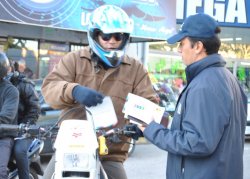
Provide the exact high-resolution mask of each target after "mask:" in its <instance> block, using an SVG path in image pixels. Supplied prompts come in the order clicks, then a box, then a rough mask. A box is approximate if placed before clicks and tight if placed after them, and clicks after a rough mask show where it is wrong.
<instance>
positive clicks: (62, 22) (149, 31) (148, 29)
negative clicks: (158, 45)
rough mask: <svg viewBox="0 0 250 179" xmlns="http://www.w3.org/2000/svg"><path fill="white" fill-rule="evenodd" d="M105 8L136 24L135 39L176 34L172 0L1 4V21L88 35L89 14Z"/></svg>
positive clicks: (10, 0)
mask: <svg viewBox="0 0 250 179" xmlns="http://www.w3.org/2000/svg"><path fill="white" fill-rule="evenodd" d="M104 4H113V5H117V6H119V7H121V8H122V9H123V10H125V11H126V12H127V13H128V15H129V16H130V17H131V18H132V19H133V20H134V25H135V26H134V31H133V33H132V37H139V38H140V37H141V38H146V39H147V38H148V39H164V40H165V39H166V38H167V37H168V36H170V35H171V34H172V33H173V32H174V30H175V26H176V18H175V16H176V10H175V9H176V2H175V1H173V0H123V1H120V0H1V2H0V12H1V13H0V21H7V22H15V23H22V24H30V25H38V26H46V27H53V28H61V29H71V30H77V31H86V30H87V22H88V18H89V16H90V13H91V12H92V11H93V10H94V9H96V8H97V7H99V6H101V5H104Z"/></svg>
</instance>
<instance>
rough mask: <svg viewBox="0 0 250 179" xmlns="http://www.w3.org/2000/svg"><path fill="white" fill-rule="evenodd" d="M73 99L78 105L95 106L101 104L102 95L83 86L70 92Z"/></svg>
mask: <svg viewBox="0 0 250 179" xmlns="http://www.w3.org/2000/svg"><path fill="white" fill-rule="evenodd" d="M72 96H73V98H74V99H75V100H76V101H77V102H78V103H80V104H83V105H85V106H87V107H91V106H96V105H97V104H99V103H102V101H103V98H104V95H103V94H101V93H99V92H97V91H95V90H93V89H90V88H87V87H84V86H80V85H78V86H75V87H74V89H73V91H72Z"/></svg>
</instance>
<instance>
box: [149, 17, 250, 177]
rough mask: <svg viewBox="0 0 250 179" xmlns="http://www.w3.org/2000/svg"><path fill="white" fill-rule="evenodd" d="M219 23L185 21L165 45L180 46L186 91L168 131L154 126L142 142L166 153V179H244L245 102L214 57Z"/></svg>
mask: <svg viewBox="0 0 250 179" xmlns="http://www.w3.org/2000/svg"><path fill="white" fill-rule="evenodd" d="M218 33H220V28H219V27H218V23H217V22H216V21H215V20H214V19H213V18H212V17H210V16H208V15H206V14H196V15H192V16H189V17H188V18H187V19H186V20H185V21H184V23H183V24H182V26H181V28H180V30H179V32H178V33H177V34H175V35H174V36H172V37H170V38H169V39H168V40H167V42H168V43H169V44H174V43H176V42H179V43H180V44H179V48H178V50H179V53H180V54H181V56H182V60H183V63H184V64H185V65H186V66H187V67H186V69H185V70H186V77H187V86H186V88H185V89H184V90H183V91H182V93H181V94H180V96H179V99H178V102H177V105H176V110H175V114H174V117H173V121H172V125H171V127H170V129H168V128H165V127H164V126H162V125H161V124H158V123H156V122H154V121H152V122H151V123H150V124H149V125H148V126H147V127H146V128H145V130H144V136H145V137H146V138H147V139H148V140H149V141H150V142H152V143H153V144H155V145H156V146H158V147H159V148H161V149H163V150H166V151H168V161H167V171H166V177H167V179H212V178H214V179H236V178H237V179H243V150H244V142H245V139H244V133H245V125H246V119H247V97H246V95H245V94H244V92H243V90H242V88H241V87H240V85H239V83H238V81H237V79H236V78H235V76H233V75H232V73H231V72H230V71H229V70H228V69H227V68H226V67H225V64H226V62H225V60H223V58H222V56H220V55H219V54H218V51H219V48H220V45H221V41H220V39H219V38H218Z"/></svg>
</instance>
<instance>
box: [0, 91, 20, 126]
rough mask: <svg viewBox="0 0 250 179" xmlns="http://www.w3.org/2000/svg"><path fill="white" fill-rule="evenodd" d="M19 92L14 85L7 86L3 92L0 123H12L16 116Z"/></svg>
mask: <svg viewBox="0 0 250 179" xmlns="http://www.w3.org/2000/svg"><path fill="white" fill-rule="evenodd" d="M18 103H19V92H18V90H17V89H16V88H15V87H14V86H9V87H8V88H7V89H6V93H5V94H4V99H3V105H2V108H1V111H0V124H14V123H15V122H16V121H15V120H16V117H17V110H18Z"/></svg>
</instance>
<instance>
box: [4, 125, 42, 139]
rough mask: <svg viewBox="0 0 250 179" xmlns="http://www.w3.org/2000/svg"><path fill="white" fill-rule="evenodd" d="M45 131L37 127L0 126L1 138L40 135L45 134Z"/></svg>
mask: <svg viewBox="0 0 250 179" xmlns="http://www.w3.org/2000/svg"><path fill="white" fill-rule="evenodd" d="M43 131H44V129H43V128H41V127H39V126H36V125H26V124H20V125H14V124H0V135H1V136H12V137H17V136H19V135H20V134H30V135H32V136H35V135H38V134H40V133H41V132H43Z"/></svg>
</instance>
